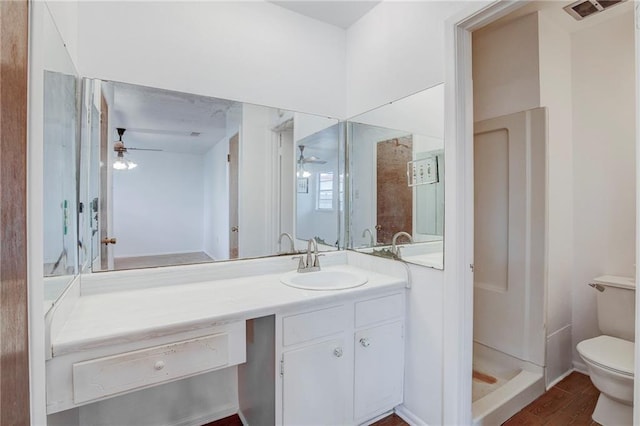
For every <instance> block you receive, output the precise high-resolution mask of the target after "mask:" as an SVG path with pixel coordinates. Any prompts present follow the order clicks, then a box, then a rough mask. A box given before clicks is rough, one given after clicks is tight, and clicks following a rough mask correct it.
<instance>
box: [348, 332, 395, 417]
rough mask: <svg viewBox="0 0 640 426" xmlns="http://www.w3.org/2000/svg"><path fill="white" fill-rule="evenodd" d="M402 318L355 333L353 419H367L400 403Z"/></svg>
mask: <svg viewBox="0 0 640 426" xmlns="http://www.w3.org/2000/svg"><path fill="white" fill-rule="evenodd" d="M402 327H403V323H402V321H398V322H394V323H391V324H385V325H381V326H377V327H372V328H369V329H365V330H360V331H358V332H357V333H356V334H355V392H354V406H355V416H354V417H355V419H356V420H359V419H363V418H365V417H366V418H369V417H371V416H374V415H377V414H380V413H382V412H384V411H386V410H389V409H391V408H393V407H395V406H396V405H398V404H400V403H401V402H402V386H403V383H404V339H403V330H402Z"/></svg>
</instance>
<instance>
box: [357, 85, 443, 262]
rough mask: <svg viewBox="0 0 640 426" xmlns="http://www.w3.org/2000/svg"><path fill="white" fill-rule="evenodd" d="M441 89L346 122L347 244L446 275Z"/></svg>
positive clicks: (386, 106) (440, 86)
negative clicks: (443, 255) (347, 144)
mask: <svg viewBox="0 0 640 426" xmlns="http://www.w3.org/2000/svg"><path fill="white" fill-rule="evenodd" d="M443 100H444V89H443V85H439V86H435V87H433V88H431V89H427V90H424V91H422V92H420V93H417V94H415V95H412V96H409V97H408V98H404V99H401V100H399V101H396V102H393V103H391V104H388V105H384V106H382V107H380V108H377V109H375V110H373V111H370V112H368V113H365V114H362V115H361V116H358V117H354V118H352V119H350V120H349V124H348V126H349V127H348V141H349V146H350V163H349V165H350V175H351V185H352V186H351V203H352V205H351V209H350V220H351V222H350V226H351V228H350V243H351V246H352V247H353V248H355V249H358V250H360V251H363V252H366V253H371V254H374V255H379V256H384V257H391V258H396V259H402V260H405V261H409V262H414V263H420V264H423V265H426V266H432V267H436V268H442V262H443V260H442V259H443V257H442V252H443V247H442V239H443V229H444V220H443V219H444V144H443V138H444V101H443Z"/></svg>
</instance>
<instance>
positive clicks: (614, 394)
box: [576, 275, 636, 426]
mask: <svg viewBox="0 0 640 426" xmlns="http://www.w3.org/2000/svg"><path fill="white" fill-rule="evenodd" d="M589 285H591V286H592V287H594V288H595V289H596V290H598V296H597V304H598V326H599V328H600V332H601V333H602V334H603V335H602V336H598V337H594V338H593V339H588V340H583V341H582V342H580V343H578V345H577V347H576V349H577V350H578V353H579V354H580V356H581V357H582V359H583V360H584V362H585V364H586V365H587V369H588V370H589V375H590V376H591V381H592V382H593V384H594V385H595V387H596V388H598V390H599V391H600V397H599V398H598V403H597V404H596V409H595V410H594V411H593V415H592V418H593V420H595V421H596V422H598V423H600V424H602V425H604V426H614V425H615V426H622V425H631V424H633V358H634V355H633V354H634V349H633V346H634V343H633V342H634V338H635V336H634V333H635V289H636V285H635V281H634V280H633V279H631V278H623V277H614V276H609V275H607V276H602V277H598V278H596V279H595V280H593V283H591V284H589Z"/></svg>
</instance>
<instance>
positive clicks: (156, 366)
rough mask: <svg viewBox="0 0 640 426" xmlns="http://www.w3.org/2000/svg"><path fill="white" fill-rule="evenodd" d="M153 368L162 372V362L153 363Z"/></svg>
mask: <svg viewBox="0 0 640 426" xmlns="http://www.w3.org/2000/svg"><path fill="white" fill-rule="evenodd" d="M153 368H155V369H156V370H158V371H159V370H162V369H163V368H164V361H158V362H156V363H155V365H154V366H153Z"/></svg>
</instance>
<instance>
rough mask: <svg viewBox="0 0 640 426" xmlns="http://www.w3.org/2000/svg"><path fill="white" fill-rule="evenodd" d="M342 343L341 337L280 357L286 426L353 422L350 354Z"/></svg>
mask: <svg viewBox="0 0 640 426" xmlns="http://www.w3.org/2000/svg"><path fill="white" fill-rule="evenodd" d="M345 343H346V339H345V338H344V337H341V338H337V339H333V340H330V341H326V342H322V343H317V344H314V345H311V346H307V347H304V348H302V349H297V350H293V351H288V352H285V353H284V354H283V361H284V363H283V381H282V408H283V416H282V418H283V423H284V425H285V426H286V425H291V426H299V425H344V424H350V423H352V419H353V409H352V407H353V405H352V404H353V400H352V399H351V398H352V389H353V387H352V380H353V376H352V374H351V371H350V367H351V365H352V362H350V360H351V361H352V360H353V353H352V352H351V351H350V348H348V347H346V345H345ZM350 345H351V343H349V346H350Z"/></svg>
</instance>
